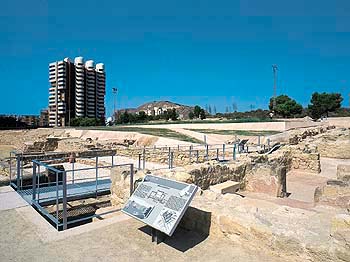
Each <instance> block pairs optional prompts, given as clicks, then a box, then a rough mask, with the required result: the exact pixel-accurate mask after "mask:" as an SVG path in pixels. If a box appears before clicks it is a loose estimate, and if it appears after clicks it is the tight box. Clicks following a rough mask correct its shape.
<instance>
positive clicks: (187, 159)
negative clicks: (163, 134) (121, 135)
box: [117, 146, 233, 167]
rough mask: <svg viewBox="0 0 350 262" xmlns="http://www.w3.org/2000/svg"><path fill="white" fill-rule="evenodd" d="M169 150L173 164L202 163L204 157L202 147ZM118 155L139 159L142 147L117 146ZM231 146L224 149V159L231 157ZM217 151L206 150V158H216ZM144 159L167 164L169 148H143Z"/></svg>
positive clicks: (220, 153)
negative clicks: (171, 153)
mask: <svg viewBox="0 0 350 262" xmlns="http://www.w3.org/2000/svg"><path fill="white" fill-rule="evenodd" d="M171 152H173V157H174V158H173V166H177V167H178V166H186V165H189V164H194V163H197V162H198V163H203V162H205V161H206V160H207V159H206V150H205V148H204V146H203V147H201V148H194V149H193V150H191V152H190V149H189V147H186V148H184V147H181V148H180V149H177V148H172V149H171ZM117 154H118V156H125V157H130V158H133V159H139V155H140V154H141V159H142V160H143V149H142V148H134V147H128V148H126V147H123V148H118V150H117ZM197 155H198V158H197ZM232 155H233V152H232V148H230V149H228V150H225V159H232ZM216 157H217V152H216V149H210V150H209V152H208V160H211V159H216ZM219 157H220V158H221V159H222V157H223V151H222V148H220V149H219ZM145 160H146V162H154V163H160V164H165V165H168V164H169V149H168V148H167V147H163V148H146V149H145Z"/></svg>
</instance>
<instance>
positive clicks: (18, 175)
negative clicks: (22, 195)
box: [16, 155, 21, 191]
mask: <svg viewBox="0 0 350 262" xmlns="http://www.w3.org/2000/svg"><path fill="white" fill-rule="evenodd" d="M16 160H17V177H16V185H17V191H18V190H20V189H19V187H20V176H21V157H20V155H16Z"/></svg>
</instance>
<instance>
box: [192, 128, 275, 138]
mask: <svg viewBox="0 0 350 262" xmlns="http://www.w3.org/2000/svg"><path fill="white" fill-rule="evenodd" d="M188 130H191V131H195V132H200V133H204V134H218V135H237V136H269V135H274V134H278V133H280V132H278V131H251V130H215V129H188Z"/></svg>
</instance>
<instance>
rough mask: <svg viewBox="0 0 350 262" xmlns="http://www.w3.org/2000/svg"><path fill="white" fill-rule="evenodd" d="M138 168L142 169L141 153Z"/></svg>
mask: <svg viewBox="0 0 350 262" xmlns="http://www.w3.org/2000/svg"><path fill="white" fill-rule="evenodd" d="M137 169H138V170H141V154H139V166H138V168H137Z"/></svg>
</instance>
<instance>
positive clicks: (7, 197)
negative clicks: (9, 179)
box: [0, 186, 28, 211]
mask: <svg viewBox="0 0 350 262" xmlns="http://www.w3.org/2000/svg"><path fill="white" fill-rule="evenodd" d="M25 206H28V203H27V202H26V201H25V200H24V199H23V198H22V197H21V196H20V195H18V194H17V192H16V191H15V190H13V188H12V187H10V186H5V187H0V211H2V210H9V209H15V208H19V207H25Z"/></svg>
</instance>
